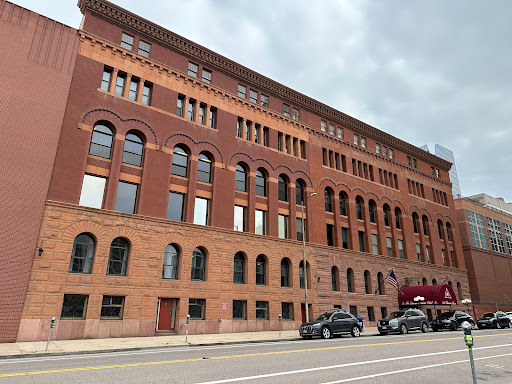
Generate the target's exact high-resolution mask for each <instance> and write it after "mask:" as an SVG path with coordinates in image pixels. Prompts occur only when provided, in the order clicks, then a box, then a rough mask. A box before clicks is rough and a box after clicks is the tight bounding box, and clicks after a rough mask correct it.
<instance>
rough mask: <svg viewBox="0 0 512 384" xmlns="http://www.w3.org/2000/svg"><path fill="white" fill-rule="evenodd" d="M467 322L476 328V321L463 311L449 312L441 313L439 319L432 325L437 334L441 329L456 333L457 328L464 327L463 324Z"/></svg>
mask: <svg viewBox="0 0 512 384" xmlns="http://www.w3.org/2000/svg"><path fill="white" fill-rule="evenodd" d="M465 321H467V322H468V323H469V324H471V327H472V328H474V326H475V320H473V318H472V317H471V316H470V315H468V314H467V313H466V312H463V311H449V312H444V313H441V314H440V315H439V316H438V317H437V319H435V320H434V321H433V322H432V323H431V326H432V330H433V331H434V332H437V331H439V330H441V329H450V330H452V331H455V330H456V329H457V328H459V327H461V326H462V323H463V322H465Z"/></svg>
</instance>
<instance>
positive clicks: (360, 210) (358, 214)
mask: <svg viewBox="0 0 512 384" xmlns="http://www.w3.org/2000/svg"><path fill="white" fill-rule="evenodd" d="M356 217H357V219H358V220H363V207H362V202H361V198H360V197H359V196H358V197H356Z"/></svg>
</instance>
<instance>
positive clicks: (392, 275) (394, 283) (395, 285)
mask: <svg viewBox="0 0 512 384" xmlns="http://www.w3.org/2000/svg"><path fill="white" fill-rule="evenodd" d="M385 281H386V282H387V283H389V284H391V285H392V286H393V288H395V289H396V291H397V292H400V286H399V284H398V280H397V279H396V276H395V272H393V270H391V272H389V274H388V277H386V280H385Z"/></svg>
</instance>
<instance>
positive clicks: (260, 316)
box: [256, 301, 269, 320]
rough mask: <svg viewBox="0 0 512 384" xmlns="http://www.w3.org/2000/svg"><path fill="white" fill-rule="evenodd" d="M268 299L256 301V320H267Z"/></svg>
mask: <svg viewBox="0 0 512 384" xmlns="http://www.w3.org/2000/svg"><path fill="white" fill-rule="evenodd" d="M268 319H269V316H268V301H257V302H256V320H268Z"/></svg>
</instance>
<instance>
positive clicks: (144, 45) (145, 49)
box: [139, 40, 151, 57]
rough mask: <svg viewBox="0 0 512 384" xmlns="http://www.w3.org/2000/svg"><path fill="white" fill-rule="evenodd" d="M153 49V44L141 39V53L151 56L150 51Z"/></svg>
mask: <svg viewBox="0 0 512 384" xmlns="http://www.w3.org/2000/svg"><path fill="white" fill-rule="evenodd" d="M150 50H151V44H149V43H146V42H145V41H142V40H140V41H139V55H141V56H144V57H149V51H150Z"/></svg>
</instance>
